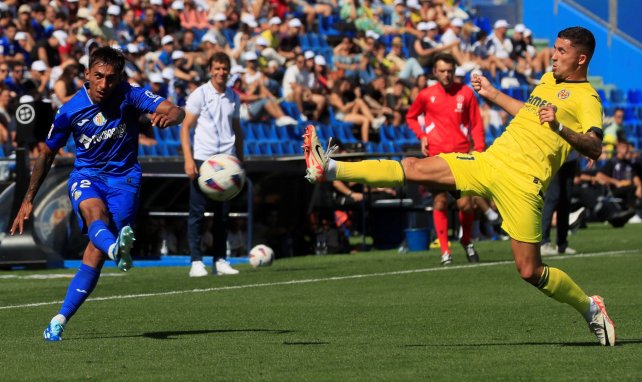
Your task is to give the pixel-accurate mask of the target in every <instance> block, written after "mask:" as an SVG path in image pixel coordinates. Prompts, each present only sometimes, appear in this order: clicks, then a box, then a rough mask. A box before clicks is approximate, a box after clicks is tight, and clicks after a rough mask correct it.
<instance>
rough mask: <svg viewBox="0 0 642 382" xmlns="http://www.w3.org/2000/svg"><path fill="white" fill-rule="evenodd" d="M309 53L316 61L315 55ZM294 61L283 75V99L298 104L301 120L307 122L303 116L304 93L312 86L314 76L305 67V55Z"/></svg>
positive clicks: (299, 55)
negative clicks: (311, 79)
mask: <svg viewBox="0 0 642 382" xmlns="http://www.w3.org/2000/svg"><path fill="white" fill-rule="evenodd" d="M309 53H310V54H311V58H312V59H314V53H312V52H309ZM306 54H308V52H306ZM310 54H308V56H310ZM294 60H295V61H294V65H290V66H289V67H288V68H287V69H286V70H285V74H284V75H283V98H285V100H286V101H288V102H296V105H297V107H298V109H299V112H300V113H301V120H303V121H307V120H308V119H307V117H306V116H305V115H304V114H303V110H304V109H303V92H304V90H305V89H307V86H308V85H309V84H310V78H311V76H312V74H311V73H310V71H309V70H308V69H307V67H306V65H305V61H306V57H305V55H303V54H301V53H299V54H297V55H296V57H295V58H294Z"/></svg>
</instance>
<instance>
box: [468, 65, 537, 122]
mask: <svg viewBox="0 0 642 382" xmlns="http://www.w3.org/2000/svg"><path fill="white" fill-rule="evenodd" d="M470 83H471V85H473V89H475V91H476V92H477V93H478V94H479V95H480V96H482V97H484V98H485V99H486V100H488V101H490V102H492V103H494V104H496V105H497V106H499V107H501V108H502V109H504V110H505V111H506V112H507V113H508V114H510V115H511V116H513V117H514V116H516V115H517V113H518V112H519V110H520V109H521V108H522V107H523V106H524V102H522V101H520V100H517V99H515V98H513V97H511V96H509V95H508V94H504V93H502V92H501V91H500V90H499V89H496V88H495V87H494V86H493V85H492V84H491V83H490V81H488V79H487V78H486V77H484V76H483V75H481V74H479V73H473V75H472V76H471V80H470Z"/></svg>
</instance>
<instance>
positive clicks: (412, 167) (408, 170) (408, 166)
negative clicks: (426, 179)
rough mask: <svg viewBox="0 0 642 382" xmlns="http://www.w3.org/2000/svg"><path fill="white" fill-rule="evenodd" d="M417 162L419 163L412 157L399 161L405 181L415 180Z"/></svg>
mask: <svg viewBox="0 0 642 382" xmlns="http://www.w3.org/2000/svg"><path fill="white" fill-rule="evenodd" d="M417 162H419V159H417V158H414V157H408V158H404V159H402V160H401V167H403V172H404V174H405V175H406V179H408V180H413V179H415V178H416V174H417Z"/></svg>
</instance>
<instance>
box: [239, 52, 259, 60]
mask: <svg viewBox="0 0 642 382" xmlns="http://www.w3.org/2000/svg"><path fill="white" fill-rule="evenodd" d="M243 59H244V60H245V61H256V60H258V59H259V56H257V55H256V52H255V51H253V50H250V51H249V52H245V53H243Z"/></svg>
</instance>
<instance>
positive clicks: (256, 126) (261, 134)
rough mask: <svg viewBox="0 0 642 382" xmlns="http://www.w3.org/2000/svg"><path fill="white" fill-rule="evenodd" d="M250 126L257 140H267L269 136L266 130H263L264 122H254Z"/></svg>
mask: <svg viewBox="0 0 642 382" xmlns="http://www.w3.org/2000/svg"><path fill="white" fill-rule="evenodd" d="M250 128H251V129H252V131H253V132H254V137H255V138H256V140H257V141H259V142H264V141H266V140H267V136H266V135H265V130H263V125H262V124H260V123H252V124H250Z"/></svg>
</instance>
